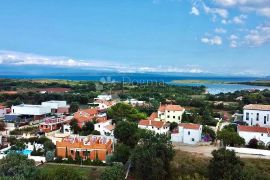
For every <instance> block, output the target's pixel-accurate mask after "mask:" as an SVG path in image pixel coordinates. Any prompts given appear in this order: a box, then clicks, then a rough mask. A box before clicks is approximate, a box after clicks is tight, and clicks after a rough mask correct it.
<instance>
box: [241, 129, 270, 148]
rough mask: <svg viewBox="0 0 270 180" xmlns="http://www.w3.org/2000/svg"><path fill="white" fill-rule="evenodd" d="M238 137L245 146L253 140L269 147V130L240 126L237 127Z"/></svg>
mask: <svg viewBox="0 0 270 180" xmlns="http://www.w3.org/2000/svg"><path fill="white" fill-rule="evenodd" d="M237 132H238V134H239V136H241V137H242V138H244V139H245V142H246V144H248V143H249V141H250V140H251V139H253V138H255V139H257V140H258V141H259V142H260V143H263V144H264V145H265V146H267V147H270V128H268V127H258V126H241V125H239V126H238V127H237Z"/></svg>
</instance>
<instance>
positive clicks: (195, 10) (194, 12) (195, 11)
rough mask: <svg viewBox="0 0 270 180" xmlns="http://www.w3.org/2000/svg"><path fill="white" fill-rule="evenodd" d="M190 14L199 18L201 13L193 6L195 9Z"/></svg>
mask: <svg viewBox="0 0 270 180" xmlns="http://www.w3.org/2000/svg"><path fill="white" fill-rule="evenodd" d="M189 14H193V15H195V16H199V15H200V11H199V9H198V8H196V7H194V6H193V7H192V8H191V11H190V13H189Z"/></svg>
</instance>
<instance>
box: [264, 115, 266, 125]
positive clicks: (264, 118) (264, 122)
mask: <svg viewBox="0 0 270 180" xmlns="http://www.w3.org/2000/svg"><path fill="white" fill-rule="evenodd" d="M264 124H266V116H264Z"/></svg>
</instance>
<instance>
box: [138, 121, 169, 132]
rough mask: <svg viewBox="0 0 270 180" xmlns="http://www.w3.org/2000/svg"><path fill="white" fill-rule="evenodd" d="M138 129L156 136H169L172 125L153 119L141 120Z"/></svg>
mask: <svg viewBox="0 0 270 180" xmlns="http://www.w3.org/2000/svg"><path fill="white" fill-rule="evenodd" d="M138 127H139V128H141V129H147V130H150V131H153V132H155V133H156V134H167V133H168V131H169V130H170V125H169V124H168V123H166V122H164V121H155V120H151V119H145V120H140V121H139V124H138Z"/></svg>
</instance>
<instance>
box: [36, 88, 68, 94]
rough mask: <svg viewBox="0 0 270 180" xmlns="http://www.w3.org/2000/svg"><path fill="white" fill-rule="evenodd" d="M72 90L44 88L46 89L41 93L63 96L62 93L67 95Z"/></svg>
mask: <svg viewBox="0 0 270 180" xmlns="http://www.w3.org/2000/svg"><path fill="white" fill-rule="evenodd" d="M70 90H71V89H70V88H44V89H40V90H39V93H40V94H45V93H48V94H53V93H58V94H61V93H67V92H69V91H70Z"/></svg>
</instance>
